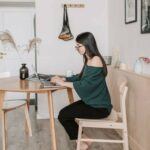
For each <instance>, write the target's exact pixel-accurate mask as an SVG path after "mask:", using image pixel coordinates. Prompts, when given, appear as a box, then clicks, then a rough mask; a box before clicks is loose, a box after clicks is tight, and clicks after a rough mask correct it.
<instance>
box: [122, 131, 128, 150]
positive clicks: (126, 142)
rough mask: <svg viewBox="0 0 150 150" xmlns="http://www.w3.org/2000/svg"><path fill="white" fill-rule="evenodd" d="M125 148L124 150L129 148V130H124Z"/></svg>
mask: <svg viewBox="0 0 150 150" xmlns="http://www.w3.org/2000/svg"><path fill="white" fill-rule="evenodd" d="M123 140H124V143H123V149H124V150H129V143H128V133H127V130H123Z"/></svg>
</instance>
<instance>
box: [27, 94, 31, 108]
mask: <svg viewBox="0 0 150 150" xmlns="http://www.w3.org/2000/svg"><path fill="white" fill-rule="evenodd" d="M27 105H28V109H29V108H30V93H27Z"/></svg>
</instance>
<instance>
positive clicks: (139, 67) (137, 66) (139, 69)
mask: <svg viewBox="0 0 150 150" xmlns="http://www.w3.org/2000/svg"><path fill="white" fill-rule="evenodd" d="M134 71H135V72H136V73H138V74H141V73H143V62H142V60H141V58H140V57H139V58H138V59H137V60H136V62H135V64H134Z"/></svg>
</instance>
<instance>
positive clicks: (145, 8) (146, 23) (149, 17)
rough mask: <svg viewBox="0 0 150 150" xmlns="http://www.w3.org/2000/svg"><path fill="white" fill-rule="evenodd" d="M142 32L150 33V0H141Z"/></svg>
mask: <svg viewBox="0 0 150 150" xmlns="http://www.w3.org/2000/svg"><path fill="white" fill-rule="evenodd" d="M141 33H150V0H141Z"/></svg>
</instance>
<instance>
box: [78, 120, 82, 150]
mask: <svg viewBox="0 0 150 150" xmlns="http://www.w3.org/2000/svg"><path fill="white" fill-rule="evenodd" d="M81 138H82V126H81V125H80V122H79V129H78V140H77V150H80V146H81Z"/></svg>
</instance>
